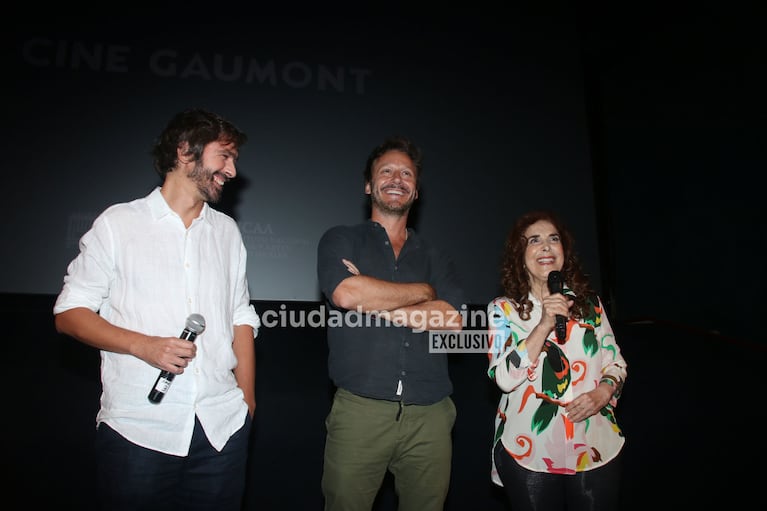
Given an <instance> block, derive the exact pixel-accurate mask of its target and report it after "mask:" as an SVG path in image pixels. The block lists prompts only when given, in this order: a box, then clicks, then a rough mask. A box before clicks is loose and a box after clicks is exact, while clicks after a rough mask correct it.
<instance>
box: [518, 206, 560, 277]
mask: <svg viewBox="0 0 767 511" xmlns="http://www.w3.org/2000/svg"><path fill="white" fill-rule="evenodd" d="M525 238H526V239H527V246H526V248H525V267H526V268H527V274H528V276H529V278H530V280H531V281H537V282H538V283H539V284H544V285H545V284H546V282H547V281H548V276H549V273H550V272H551V271H552V270H557V271H561V270H562V266H563V265H564V262H565V254H564V250H563V247H562V239H561V237H560V235H559V232H558V231H557V230H556V228H555V227H554V225H553V224H552V223H551V222H549V221H547V220H538V221H537V222H535V223H534V224H531V225H530V227H528V228H527V229H526V230H525Z"/></svg>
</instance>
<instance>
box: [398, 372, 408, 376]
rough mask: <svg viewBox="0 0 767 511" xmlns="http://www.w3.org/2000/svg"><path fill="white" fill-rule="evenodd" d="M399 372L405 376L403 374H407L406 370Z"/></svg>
mask: <svg viewBox="0 0 767 511" xmlns="http://www.w3.org/2000/svg"><path fill="white" fill-rule="evenodd" d="M399 374H401V375H402V376H405V375H406V374H407V371H402V372H401V373H399Z"/></svg>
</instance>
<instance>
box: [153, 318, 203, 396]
mask: <svg viewBox="0 0 767 511" xmlns="http://www.w3.org/2000/svg"><path fill="white" fill-rule="evenodd" d="M204 330H205V318H203V317H202V316H201V315H200V314H190V315H189V317H188V318H186V326H185V328H184V330H183V331H182V332H181V335H179V338H180V339H185V340H187V341H192V342H194V340H195V339H196V338H197V335H199V334H201V333H202V332H203V331H204ZM175 376H176V375H175V374H173V373H171V372H170V371H162V372H160V375H159V376H158V377H157V380H155V382H154V385H153V386H152V390H151V391H149V396H148V397H149V401H151V402H152V403H159V402H160V401H162V398H164V397H165V393H166V392H168V389H169V388H170V384H171V382H172V381H173V378H174V377H175Z"/></svg>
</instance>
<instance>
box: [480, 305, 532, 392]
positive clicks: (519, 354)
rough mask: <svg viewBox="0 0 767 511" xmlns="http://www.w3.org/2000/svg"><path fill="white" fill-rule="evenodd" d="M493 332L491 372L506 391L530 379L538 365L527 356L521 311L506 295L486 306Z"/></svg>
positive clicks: (489, 326) (491, 336)
mask: <svg viewBox="0 0 767 511" xmlns="http://www.w3.org/2000/svg"><path fill="white" fill-rule="evenodd" d="M487 318H488V329H489V336H490V352H489V353H488V358H489V360H490V367H489V369H488V372H487V374H488V376H489V377H490V379H491V380H493V381H495V383H496V384H497V385H498V387H499V388H500V389H501V390H502V391H504V392H511V391H512V390H514V389H515V388H517V387H518V386H519V385H520V384H521V383H523V382H525V381H527V380H528V379H529V378H530V376H531V375H532V374H534V372H533V370H534V369H535V365H536V364H533V363H532V362H531V361H530V359H529V358H528V356H527V347H526V345H525V339H526V338H527V332H526V331H525V330H524V329H523V328H522V326H521V322H520V319H519V315H518V314H517V312H516V310H515V309H514V307H513V306H512V304H511V302H510V301H509V300H508V299H506V298H496V299H495V300H493V301H492V302H490V304H489V305H488V307H487Z"/></svg>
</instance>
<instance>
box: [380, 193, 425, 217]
mask: <svg viewBox="0 0 767 511" xmlns="http://www.w3.org/2000/svg"><path fill="white" fill-rule="evenodd" d="M370 200H371V201H372V203H373V206H374V207H375V208H377V209H379V210H380V211H381V212H382V213H387V214H391V215H396V216H403V215H405V214H406V213H407V212H408V211H410V207H411V206H412V205H413V202H415V196H414V195H413V194H411V195H410V197H408V199H407V200H406V201H405V202H391V201H387V200H386V198H385V197H384V196H383V195H382V193H381V191H380V190H379V189H377V188H376V189H373V191H372V192H371V193H370Z"/></svg>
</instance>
